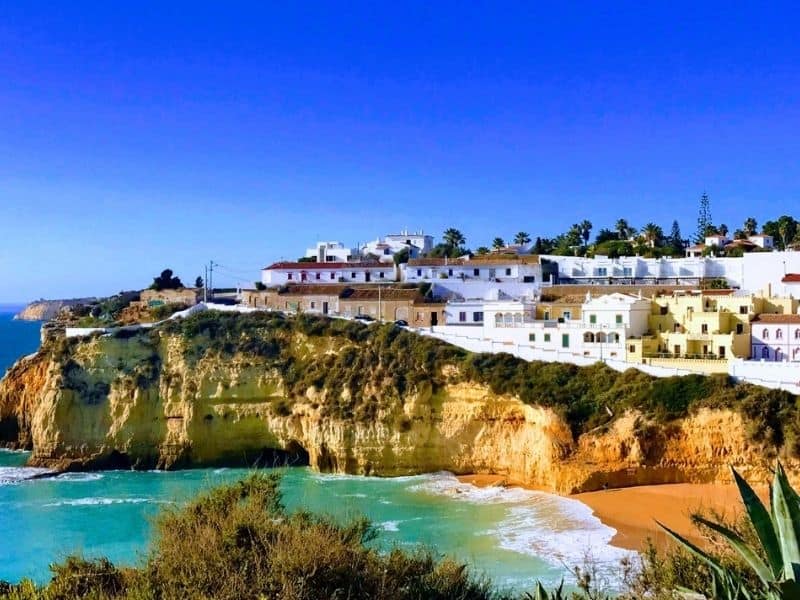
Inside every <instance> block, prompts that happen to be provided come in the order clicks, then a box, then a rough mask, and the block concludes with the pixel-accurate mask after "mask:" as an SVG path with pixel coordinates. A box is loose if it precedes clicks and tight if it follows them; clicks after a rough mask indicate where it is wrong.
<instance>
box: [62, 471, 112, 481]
mask: <svg viewBox="0 0 800 600" xmlns="http://www.w3.org/2000/svg"><path fill="white" fill-rule="evenodd" d="M55 478H56V479H58V480H59V481H75V482H83V481H99V480H100V479H102V478H103V474H102V473H61V475H58V476H56V477H55Z"/></svg>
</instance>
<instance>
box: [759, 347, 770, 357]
mask: <svg viewBox="0 0 800 600" xmlns="http://www.w3.org/2000/svg"><path fill="white" fill-rule="evenodd" d="M761 358H769V348H767V347H766V346H764V347H763V348H762V349H761Z"/></svg>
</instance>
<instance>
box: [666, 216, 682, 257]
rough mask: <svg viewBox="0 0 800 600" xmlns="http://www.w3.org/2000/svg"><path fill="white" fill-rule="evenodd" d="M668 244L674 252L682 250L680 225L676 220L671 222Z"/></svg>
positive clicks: (678, 252) (677, 252)
mask: <svg viewBox="0 0 800 600" xmlns="http://www.w3.org/2000/svg"><path fill="white" fill-rule="evenodd" d="M669 245H670V247H671V248H672V251H673V253H674V254H680V253H681V252H683V237H682V236H681V227H680V225H678V222H677V221H673V222H672V229H671V230H670V232H669Z"/></svg>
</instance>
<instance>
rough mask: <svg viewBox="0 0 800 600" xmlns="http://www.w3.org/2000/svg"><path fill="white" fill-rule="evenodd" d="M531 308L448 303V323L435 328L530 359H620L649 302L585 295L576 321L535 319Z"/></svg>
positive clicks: (642, 329)
mask: <svg viewBox="0 0 800 600" xmlns="http://www.w3.org/2000/svg"><path fill="white" fill-rule="evenodd" d="M535 308H536V304H535V302H534V301H533V300H532V299H528V298H519V299H507V300H503V299H492V300H484V301H479V300H471V301H455V302H448V303H447V306H446V308H445V311H446V313H447V318H446V325H445V326H443V327H437V328H434V331H435V332H436V333H439V334H443V335H456V336H458V335H468V336H470V337H471V338H472V339H473V340H475V341H474V343H475V344H476V348H483V347H485V350H486V351H502V350H503V349H504V347H509V348H511V347H513V348H514V351H515V352H516V353H518V355H523V356H525V357H528V358H531V359H540V360H563V359H565V357H579V358H581V359H590V360H602V359H604V358H609V359H617V360H624V359H625V340H626V339H628V338H629V337H634V336H635V337H638V336H641V335H643V334H645V333H646V332H647V327H648V315H649V314H650V308H651V302H650V300H648V299H644V298H641V297H639V296H633V295H630V294H617V293H615V294H606V295H602V296H599V297H596V298H593V297H591V295H587V298H586V301H585V302H584V304H583V305H582V309H581V311H582V315H581V318H580V319H576V320H547V321H537V320H536V319H535V314H536V312H535ZM478 317H480V319H479V318H478ZM462 319H463V320H462ZM481 320H482V323H481ZM509 351H510V350H509ZM519 353H521V354H519Z"/></svg>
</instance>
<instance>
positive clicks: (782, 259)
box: [718, 251, 800, 297]
mask: <svg viewBox="0 0 800 600" xmlns="http://www.w3.org/2000/svg"><path fill="white" fill-rule="evenodd" d="M718 260H719V259H718ZM728 260H733V259H728ZM738 260H741V261H742V265H743V268H742V282H741V288H742V289H744V290H750V291H752V292H757V291H761V290H763V289H764V288H765V287H766V286H767V285H770V286H772V289H773V290H774V291H776V292H780V291H781V290H780V285H781V284H782V283H783V285H784V288H785V289H784V290H783V293H784V294H785V295H788V294H789V293H794V295H795V297H798V295H800V290H797V287H796V286H795V287H794V288H792V287H788V288H787V287H786V284H785V282H782V280H783V278H784V277H786V276H787V275H788V274H792V273H800V252H791V251H790V252H748V253H747V254H745V255H744V256H742V258H740V259H738ZM789 283H790V286H791V282H789ZM793 290H796V291H794V292H793Z"/></svg>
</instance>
